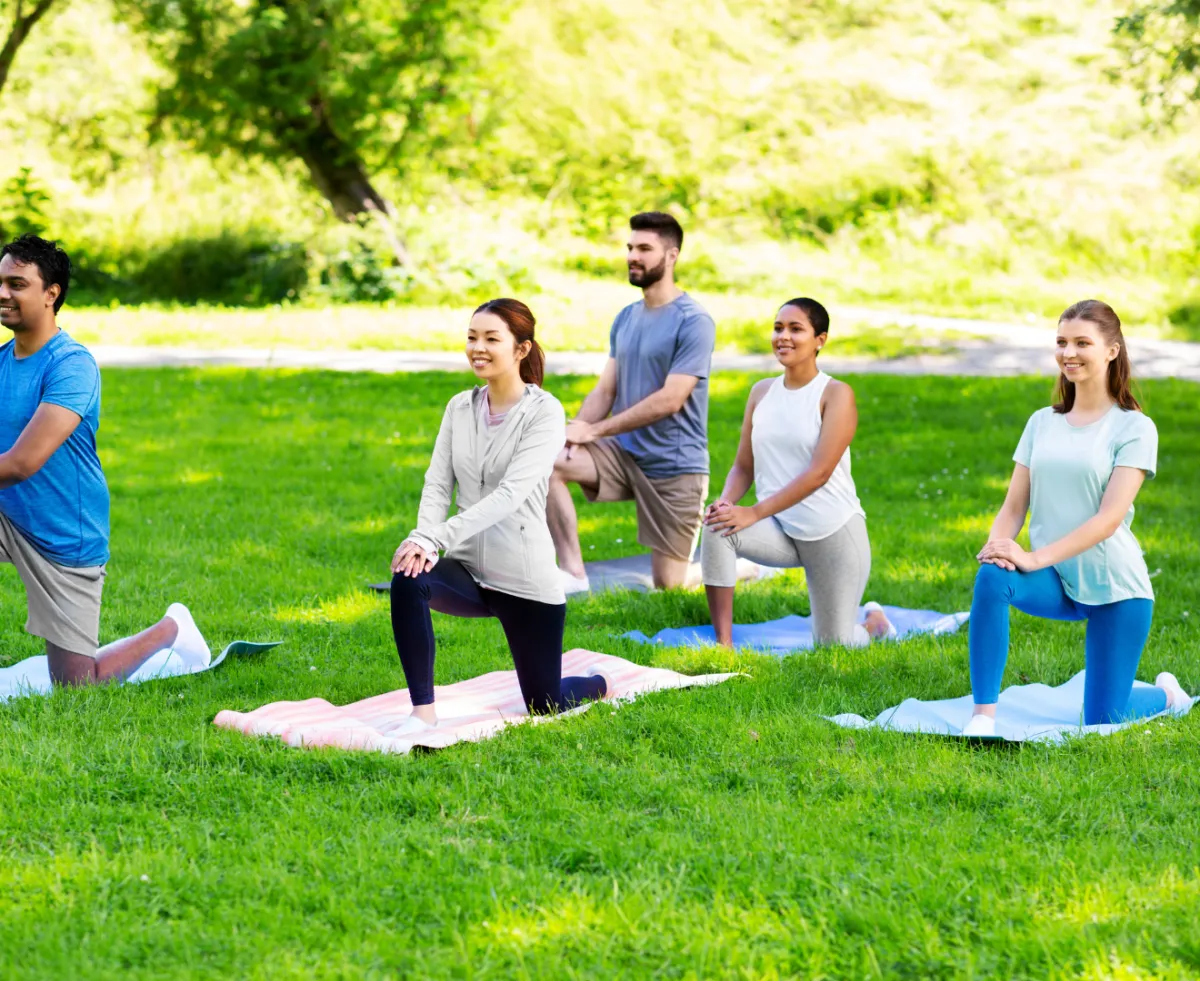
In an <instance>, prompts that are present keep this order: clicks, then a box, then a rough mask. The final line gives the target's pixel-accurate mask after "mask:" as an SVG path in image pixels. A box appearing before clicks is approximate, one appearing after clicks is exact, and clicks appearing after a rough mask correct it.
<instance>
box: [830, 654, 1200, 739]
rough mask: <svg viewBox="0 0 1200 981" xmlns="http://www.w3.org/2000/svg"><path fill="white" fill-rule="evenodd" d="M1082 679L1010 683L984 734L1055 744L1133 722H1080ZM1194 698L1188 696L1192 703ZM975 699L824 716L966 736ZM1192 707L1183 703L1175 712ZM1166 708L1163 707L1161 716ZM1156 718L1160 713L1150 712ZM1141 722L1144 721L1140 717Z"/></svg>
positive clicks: (859, 725)
mask: <svg viewBox="0 0 1200 981" xmlns="http://www.w3.org/2000/svg"><path fill="white" fill-rule="evenodd" d="M1083 680H1084V673H1083V672H1082V671H1080V672H1079V673H1078V674H1077V675H1075V677H1073V678H1072V679H1071V680H1070V681H1067V682H1065V683H1064V684H1061V685H1059V686H1058V687H1057V688H1051V687H1050V686H1049V685H1041V684H1032V685H1013V686H1012V687H1010V688H1005V689H1004V691H1002V692H1001V693H1000V701H999V702H997V703H996V735H995V736H992V737H988V738H990V739H993V740H996V741H1007V742H1013V743H1019V742H1024V741H1026V740H1029V741H1035V742H1050V743H1058V742H1062V741H1063V740H1065V739H1068V738H1069V737H1071V736H1082V735H1087V734H1088V733H1098V734H1099V735H1102V736H1107V735H1109V734H1110V733H1113V732H1117V731H1118V730H1120V729H1125V728H1127V727H1128V726H1130V725H1135V724H1136V723H1132V722H1122V723H1115V724H1106V725H1093V726H1085V725H1084V724H1083ZM1134 687H1135V688H1149V687H1150V686H1149V685H1147V684H1146V683H1145V682H1143V681H1135V682H1134ZM1195 702H1196V699H1193V700H1192V704H1193V705H1194V704H1195ZM973 705H974V699H972V698H971V696H970V695H962V696H961V697H959V698H944V699H941V700H940V701H933V702H922V701H919V700H918V699H915V698H908V699H905V700H904V701H903V702H901V703H900V704H899V705H897V706H895V707H894V708H890V709H886V710H884V711H883V712H880V713H879V715H877V716H876V717H875V718H874V719H864V718H863V717H862V716H861V715H854V714H852V713H849V712H847V713H845V714H843V715H831V716H826V718H828V719H829V721H830V722H833V723H836V724H837V725H839V726H845V727H846V728H847V729H886V730H888V731H891V732H919V733H924V734H926V735H933V736H955V737H958V738H960V739H961V738H968V739H969V738H971V737H964V736H963V734H962V727H963V726H965V725H966V724H967V720H968V719H970V718H971V712H972V709H973ZM1190 711H1191V705H1189V706H1187V708H1186V709H1184V710H1183V711H1181V712H1177V713H1175V714H1177V715H1186V714H1187V713H1188V712H1190ZM1168 714H1169V713H1167V712H1163V713H1161V715H1162V716H1166V715H1168ZM1152 718H1154V719H1159V718H1160V716H1157V715H1156V716H1152ZM1141 721H1142V722H1146V721H1148V720H1146V719H1143V720H1141Z"/></svg>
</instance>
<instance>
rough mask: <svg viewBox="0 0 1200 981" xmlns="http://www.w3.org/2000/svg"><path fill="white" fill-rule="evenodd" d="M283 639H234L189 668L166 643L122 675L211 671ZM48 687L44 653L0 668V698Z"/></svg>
mask: <svg viewBox="0 0 1200 981" xmlns="http://www.w3.org/2000/svg"><path fill="white" fill-rule="evenodd" d="M282 643H283V641H280V640H276V641H271V642H270V643H266V644H252V643H250V641H247V640H235V641H234V642H233V643H232V644H230V645H229V646H228V647H226V648H225V650H223V651H221V653H220V654H218V655H217V656H216V657H215V658H213V659H212V660H211V661H210V662H209V663H208V664H203V665H196V666H195V667H192V668H189V666H188V665H187V664H185V663H184V661H183V659H182V658H181V657H180V656H179V655H178V654H176V653H175V652H174V651H173V650H171V649H170V648H169V647H167V648H163V649H162V650H161V651H159V652H158V653H157V654H155V655H154V656H153V657H151V658H150V659H149V660H148V661H146V663H145V664H143V665H142V666H141V667H140V668H138V669H137V670H136V671H135V672H134V673H133V674H131V675H130V676H129V677H128V678H126V679H125V684H127V685H136V684H140V683H141V682H143V681H154V680H155V679H156V678H174V677H177V676H178V675H181V674H199V673H200V672H202V671H211V670H212V669H213V668H215V667H216V666H217V665H218V664H220V663H221V662H222V661H224V660H225V658H226V657H228V656H230V655H231V654H232V655H235V656H236V655H239V654H258V653H259V652H261V651H267V650H270V649H271V648H272V647H278V646H279V645H280V644H282ZM51 688H52V685H51V684H50V667H49V664H48V663H47V661H46V655H45V654H39V655H38V656H37V657H29V658H26V659H25V660H24V661H19V662H18V663H16V664H14V665H12V666H11V667H7V668H0V702H7V701H8V700H9V699H10V698H20V697H21V696H24V695H44V694H46V693H47V692H49V691H50V690H51Z"/></svg>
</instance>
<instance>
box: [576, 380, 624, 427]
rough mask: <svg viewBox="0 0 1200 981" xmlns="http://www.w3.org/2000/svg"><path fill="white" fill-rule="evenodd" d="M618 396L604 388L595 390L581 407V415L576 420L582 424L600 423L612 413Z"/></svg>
mask: <svg viewBox="0 0 1200 981" xmlns="http://www.w3.org/2000/svg"><path fill="white" fill-rule="evenodd" d="M616 400H617V399H616V394H615V393H613V392H609V391H606V390H604V389H602V388H593V389H592V390H591V392H590V393H589V394H588V397H587V398H585V399H584V400H583V405H581V406H580V407H579V415H577V416H576V417H575V418H576V419H579V420H581V421H582V422H599V421H600V420H601V419H603V418H604V417H605V416H607V415H608V414H609V412H611V411H612V407H613V402H615V401H616Z"/></svg>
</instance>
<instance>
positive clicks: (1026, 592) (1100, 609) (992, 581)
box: [969, 563, 1167, 726]
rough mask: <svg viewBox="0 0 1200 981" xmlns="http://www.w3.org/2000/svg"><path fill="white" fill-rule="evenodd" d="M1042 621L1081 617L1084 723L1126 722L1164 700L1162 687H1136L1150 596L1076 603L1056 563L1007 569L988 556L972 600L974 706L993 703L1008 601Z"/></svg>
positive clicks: (1153, 711) (1159, 707)
mask: <svg viewBox="0 0 1200 981" xmlns="http://www.w3.org/2000/svg"><path fill="white" fill-rule="evenodd" d="M1010 606H1015V607H1016V608H1017V609H1018V610H1020V611H1021V612H1022V613H1028V614H1029V615H1030V616H1035V617H1043V618H1045V619H1047V620H1086V621H1087V623H1088V625H1087V640H1086V641H1085V651H1086V654H1085V659H1084V666H1085V668H1086V670H1087V674H1086V675H1085V676H1084V685H1083V724H1084V725H1089V726H1090V725H1097V724H1099V723H1104V722H1130V721H1132V720H1134V719H1143V718H1145V717H1147V716H1150V715H1157V714H1158V713H1159V712H1162V711H1164V710H1165V709H1166V707H1167V693H1166V692H1164V691H1163V690H1162V689H1161V688H1138V689H1136V690H1135V689H1134V687H1133V678H1134V675H1135V674H1136V673H1137V666H1138V661H1139V660H1141V657H1142V648H1143V647H1145V646H1146V638H1147V637H1148V636H1149V635H1150V618H1151V616H1152V615H1153V613H1154V600H1148V599H1127V600H1121V601H1119V602H1117V603H1105V604H1104V605H1103V606H1088V605H1086V604H1084V603H1077V602H1075V600H1073V599H1071V598H1070V597H1069V596H1067V594H1066V593H1065V592H1063V587H1062V580H1060V579H1059V578H1058V573H1057V572H1055V571H1054V569H1052V568H1050V569H1039V570H1038V571H1037V572H1009V571H1008V570H1007V569H1001V568H1000V567H999V566H998V565H991V564H990V563H988V564H984V565H981V566H980V567H979V573H978V574H977V575H976V576H975V597H974V599H972V601H971V620H970V641H969V643H970V650H971V691H972V692H973V693H974V695H975V704H976V705H993V704H995V702H996V701H997V700H998V699H999V697H1000V680H1001V678H1002V677H1003V676H1004V664H1005V662H1006V661H1007V660H1008V608H1009V607H1010Z"/></svg>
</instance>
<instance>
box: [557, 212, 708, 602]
mask: <svg viewBox="0 0 1200 981" xmlns="http://www.w3.org/2000/svg"><path fill="white" fill-rule="evenodd" d="M629 227H630V229H631V233H630V236H629V244H628V257H627V259H626V262H627V264H628V266H629V282H630V283H632V284H633V285H634V286H640V287H641V289H642V299H641V300H639V301H638V302H636V303H631V304H630V305H629V306H627V307H626V308H625V309H624V310H622V311H621V312H620V313H619V314H617V318H616V320H614V321H613V325H612V331H611V333H610V335H609V350H608V361H607V363H606V364H605V366H604V370H603V372H601V374H600V380H599V381H598V382H597V383H596V387H595V388H594V389H592V391H591V394H589V395H588V397H587V398H586V399H585V400H584V402H583V406H582V407H581V408H580V410H579V416H578V417H577V418H576V419H575V420H574V421H573V422H571V423H569V424H568V425H567V445H566V448H565V449H564V450H563V452H562V453H561V454H559V457H558V460H557V461H556V462H555V465H554V474H553V476H552V477H551V479H550V491H549V498H548V501H547V504H548V507H547V519H548V521H549V524H550V533H551V535H552V536H553V538H554V545H555V549H556V550H557V553H558V565H559V568H560V569H561V570H562V573H563V580H564V586H565V588H566V590H567V592H568V593H571V592H580V591H583V590H586V589H587V588H588V581H587V574H586V572H585V570H584V567H583V554H582V552H581V551H580V548H579V533H578V526H577V521H576V517H575V505H574V502H573V501H572V500H571V492H570V490H569V488H568V487H567V484H568V482H571V483H577V484H579V486H580V487H581V488H582V489H583V493H584V496H585V497H586V498H587V499H588V500H589V501H628V500H633V501H635V502H636V504H637V519H638V542H639V543H640V544H641V545H643V546H645V547H646V548H649V549H650V550H651V565H652V571H653V576H654V585H655V586H656V587H659V588H664V587H673V586H681V585H683V584H684V580H685V579H686V578H687V569H688V562H689V561H690V559H691V557H692V552H693V551H694V549H695V547H696V538H697V536H698V534H699V532H700V519H701V515H702V513H703V510H704V500H705V497H706V495H707V493H708V376H709V372H710V370H711V367H712V353H713V345H714V343H715V341H716V326H715V325H714V324H713V319H712V317H710V316H709V315H708V314H707V313H706V312H705V310H704V308H703V307H701V306H700V304H699V303H697V302H696V301H695V300H694V299H692V297H690V296H688V294H687V293H685V292H683V290H681V289H679V287H677V286H676V285H675V263H676V261H677V260H678V258H679V250H680V248H681V247H682V245H683V229H682V228H680V226H679V222H677V221H676V220H675V219H674V218H672V217H671V216H670V215H668V214H663V213H662V212H657V211H651V212H646V213H644V214H639V215H634V216H633V217H632V218H631V219H630V220H629Z"/></svg>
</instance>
